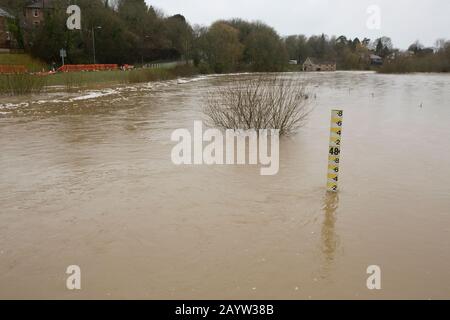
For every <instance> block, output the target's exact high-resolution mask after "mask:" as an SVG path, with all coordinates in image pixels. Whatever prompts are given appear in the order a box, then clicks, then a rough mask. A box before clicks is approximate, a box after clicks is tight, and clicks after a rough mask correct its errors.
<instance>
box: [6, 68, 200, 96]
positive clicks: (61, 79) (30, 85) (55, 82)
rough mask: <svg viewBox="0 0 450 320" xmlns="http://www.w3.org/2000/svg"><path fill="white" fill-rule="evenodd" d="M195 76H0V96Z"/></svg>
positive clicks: (139, 72) (170, 71) (182, 71)
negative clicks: (51, 88) (53, 88)
mask: <svg viewBox="0 0 450 320" xmlns="http://www.w3.org/2000/svg"><path fill="white" fill-rule="evenodd" d="M196 74H198V71H197V69H196V68H195V67H193V66H188V65H186V66H184V65H181V66H175V67H173V68H164V69H162V68H161V69H135V70H132V71H120V70H116V71H99V72H69V73H57V74H54V75H48V76H42V75H29V74H18V75H0V94H4V95H24V94H31V93H38V92H41V91H42V90H45V89H46V88H48V87H50V86H61V87H64V88H65V90H66V91H73V90H79V89H87V88H97V87H104V86H108V85H118V84H127V83H141V82H151V81H162V80H171V79H176V78H179V77H191V76H194V75H196Z"/></svg>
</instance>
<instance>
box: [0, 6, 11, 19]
mask: <svg viewBox="0 0 450 320" xmlns="http://www.w3.org/2000/svg"><path fill="white" fill-rule="evenodd" d="M0 17H6V18H10V19H14V16H13V15H12V14H10V13H8V11H6V10H5V9H2V8H0Z"/></svg>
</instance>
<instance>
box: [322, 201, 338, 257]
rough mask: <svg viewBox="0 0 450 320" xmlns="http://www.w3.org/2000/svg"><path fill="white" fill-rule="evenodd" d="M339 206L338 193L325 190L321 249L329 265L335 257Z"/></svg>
mask: <svg viewBox="0 0 450 320" xmlns="http://www.w3.org/2000/svg"><path fill="white" fill-rule="evenodd" d="M338 208H339V194H338V193H334V192H327V194H326V195H325V197H324V206H323V213H324V218H323V224H322V233H321V234H322V251H323V254H324V256H325V260H326V263H327V265H331V264H332V263H333V261H334V259H335V254H336V249H337V247H338V236H337V234H336V221H337V210H338Z"/></svg>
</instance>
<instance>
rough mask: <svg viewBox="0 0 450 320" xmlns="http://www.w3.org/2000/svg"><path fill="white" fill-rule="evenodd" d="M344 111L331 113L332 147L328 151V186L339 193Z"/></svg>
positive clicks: (331, 190) (329, 189) (330, 189)
mask: <svg viewBox="0 0 450 320" xmlns="http://www.w3.org/2000/svg"><path fill="white" fill-rule="evenodd" d="M343 119H344V111H342V110H333V111H331V132H330V147H329V151H328V154H329V156H328V175H327V178H328V186H327V189H328V191H330V192H337V191H338V188H339V164H340V161H341V144H342V121H343Z"/></svg>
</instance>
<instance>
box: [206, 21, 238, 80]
mask: <svg viewBox="0 0 450 320" xmlns="http://www.w3.org/2000/svg"><path fill="white" fill-rule="evenodd" d="M204 37H205V38H204V39H203V45H204V47H203V51H204V54H205V57H206V60H207V62H208V64H209V66H210V67H211V68H212V69H213V70H214V72H217V73H222V72H230V71H233V70H235V69H236V67H237V65H238V63H239V61H240V59H241V57H242V51H243V46H242V44H241V43H240V41H239V31H238V30H236V29H235V28H233V27H231V26H230V25H228V24H226V23H223V22H216V23H214V24H213V25H212V26H211V27H210V28H209V30H208V32H207V33H206V34H205V35H204Z"/></svg>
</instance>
